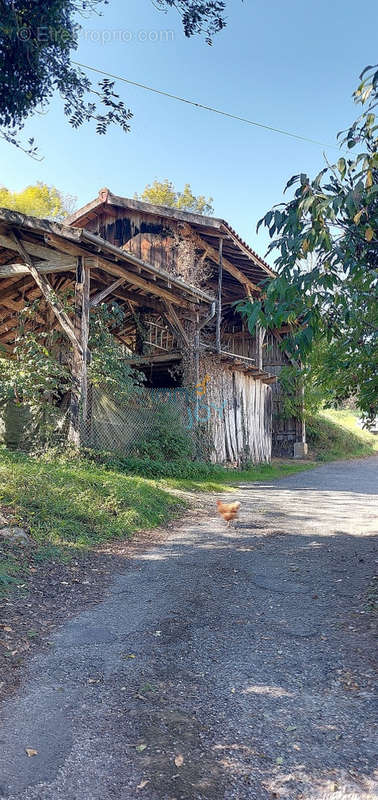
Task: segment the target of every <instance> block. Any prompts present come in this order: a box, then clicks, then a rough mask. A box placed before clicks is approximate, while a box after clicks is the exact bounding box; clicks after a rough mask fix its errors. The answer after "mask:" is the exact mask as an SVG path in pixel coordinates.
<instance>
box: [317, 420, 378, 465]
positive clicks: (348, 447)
mask: <svg viewBox="0 0 378 800" xmlns="http://www.w3.org/2000/svg"><path fill="white" fill-rule="evenodd" d="M307 441H308V444H309V449H310V451H311V453H312V454H313V457H314V458H315V459H316V460H317V461H337V460H338V459H348V458H363V457H364V456H372V455H375V454H377V453H378V436H374V434H372V433H369V431H366V430H363V429H362V428H360V427H359V425H358V415H357V414H356V413H354V412H353V411H349V410H345V411H343V410H341V411H338V410H332V409H330V410H327V411H322V412H320V413H319V414H317V415H316V416H315V417H312V418H311V419H310V420H309V421H308V423H307Z"/></svg>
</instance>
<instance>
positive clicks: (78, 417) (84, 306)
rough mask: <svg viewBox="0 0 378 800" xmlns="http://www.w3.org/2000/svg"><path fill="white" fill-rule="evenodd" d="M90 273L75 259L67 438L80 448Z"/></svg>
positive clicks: (84, 407)
mask: <svg viewBox="0 0 378 800" xmlns="http://www.w3.org/2000/svg"><path fill="white" fill-rule="evenodd" d="M89 290H90V269H89V267H88V266H86V264H85V262H84V259H83V257H82V256H78V257H77V267H76V282H75V309H74V331H75V338H76V340H77V341H78V342H79V343H80V348H79V347H77V346H75V345H74V344H73V347H72V388H71V405H70V427H69V433H68V438H69V441H70V442H71V444H73V445H75V447H79V446H80V439H81V435H80V434H81V423H84V425H85V423H86V419H87V409H88V383H87V363H88V337H89Z"/></svg>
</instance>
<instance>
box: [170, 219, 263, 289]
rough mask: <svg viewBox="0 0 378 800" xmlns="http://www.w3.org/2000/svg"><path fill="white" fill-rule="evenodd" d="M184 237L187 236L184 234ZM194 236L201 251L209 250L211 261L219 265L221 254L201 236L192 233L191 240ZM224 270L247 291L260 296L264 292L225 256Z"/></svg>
mask: <svg viewBox="0 0 378 800" xmlns="http://www.w3.org/2000/svg"><path fill="white" fill-rule="evenodd" d="M184 235H186V234H185V233H184ZM193 236H194V239H195V241H196V243H197V244H198V246H199V247H200V248H201V250H207V255H208V257H209V258H210V259H211V261H214V263H215V264H218V263H219V252H218V251H217V250H215V248H214V247H211V245H209V244H208V243H207V242H205V241H204V239H202V238H201V236H199V235H198V234H193V232H192V233H191V238H193ZM221 240H222V239H221V238H220V240H219V241H221ZM223 269H224V270H225V272H229V273H230V275H233V277H234V278H236V280H237V281H239V283H241V284H242V286H244V288H245V289H246V288H247V287H248V288H249V289H250V290H251V291H252V292H258V294H260V293H261V292H262V289H261V286H258V285H257V284H256V283H253V281H251V280H250V279H249V278H248V277H247V276H246V275H244V272H242V271H241V270H240V269H238V267H235V266H234V264H232V263H231V261H229V259H228V258H226V257H225V256H223Z"/></svg>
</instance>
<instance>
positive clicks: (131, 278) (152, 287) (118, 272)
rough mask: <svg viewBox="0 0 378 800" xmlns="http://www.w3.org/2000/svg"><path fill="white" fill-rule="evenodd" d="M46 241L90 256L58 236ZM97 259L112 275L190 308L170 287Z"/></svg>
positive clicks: (68, 250)
mask: <svg viewBox="0 0 378 800" xmlns="http://www.w3.org/2000/svg"><path fill="white" fill-rule="evenodd" d="M46 241H48V242H51V244H54V245H56V246H59V247H61V249H62V250H63V251H64V252H66V253H71V254H76V255H78V254H79V255H84V256H88V252H87V251H86V250H84V248H82V247H78V246H77V245H75V244H71V243H70V242H67V241H66V240H65V239H62V240H61V239H59V237H57V236H52V235H48V236H46ZM125 252H126V251H125ZM95 261H96V264H97V266H98V267H100V268H101V269H103V270H105V271H106V272H109V273H110V275H115V276H116V277H118V278H124V280H125V282H126V281H127V282H128V283H131V285H132V286H138V288H139V289H144V291H145V292H147V293H148V294H152V295H154V296H156V297H159V298H162V297H163V298H164V300H169V302H171V303H173V304H174V305H177V306H182V307H183V308H189V302H188V301H187V300H184V299H182V298H181V297H178V296H177V295H175V294H173V293H172V292H170V291H168V289H165V288H164V287H163V286H158V285H157V283H155V282H152V281H151V282H149V281H147V280H145V278H142V277H141V276H140V275H137V274H136V273H135V272H130V271H129V270H127V269H125V267H124V266H121V264H116V263H115V262H113V261H108V259H107V258H103V257H102V256H99V255H96V256H95Z"/></svg>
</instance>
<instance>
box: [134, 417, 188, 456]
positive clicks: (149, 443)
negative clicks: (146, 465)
mask: <svg viewBox="0 0 378 800" xmlns="http://www.w3.org/2000/svg"><path fill="white" fill-rule="evenodd" d="M149 413H151V412H149ZM133 455H135V456H136V457H137V458H144V459H147V460H152V461H164V460H167V461H177V460H181V459H185V458H188V459H190V458H192V457H193V442H192V438H191V436H190V433H189V431H187V430H186V429H185V427H184V425H183V423H182V420H181V419H180V416H179V413H178V412H177V410H176V409H175V408H172V407H171V406H170V405H168V404H167V403H161V404H160V405H159V407H158V408H157V409H156V410H155V411H154V416H153V424H152V427H151V426H150V427H149V431H148V435H144V436H143V437H141V438H140V439H139V441H137V442H136V443H135V445H134V447H133Z"/></svg>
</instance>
